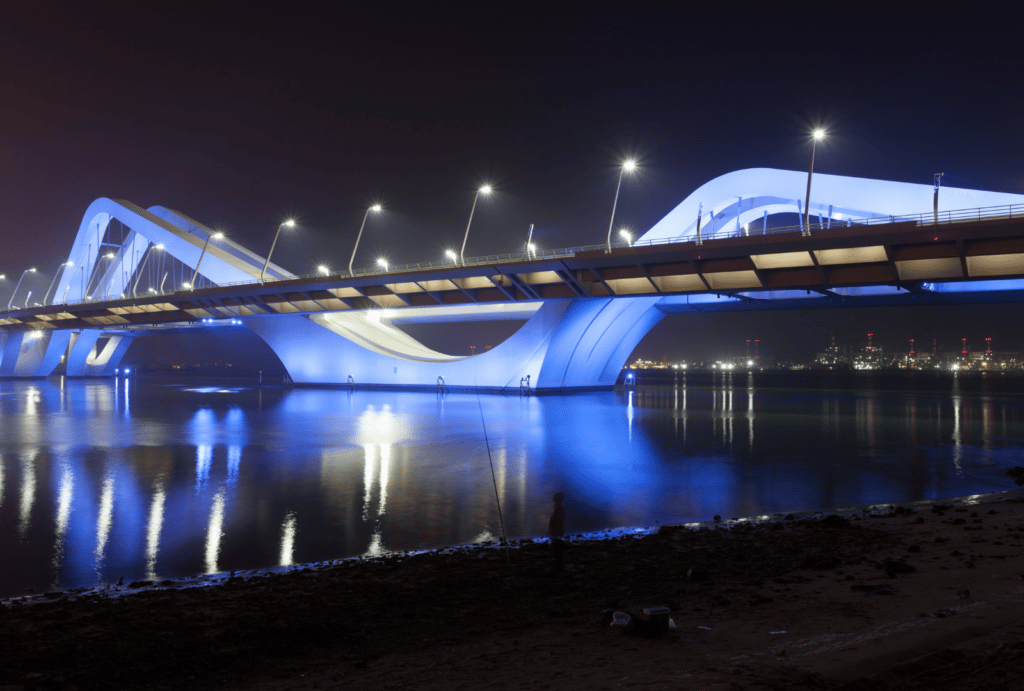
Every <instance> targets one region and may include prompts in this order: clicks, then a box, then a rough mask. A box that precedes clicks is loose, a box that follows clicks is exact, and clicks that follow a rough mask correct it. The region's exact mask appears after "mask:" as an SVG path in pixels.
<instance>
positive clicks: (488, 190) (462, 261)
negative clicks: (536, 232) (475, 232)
mask: <svg viewBox="0 0 1024 691" xmlns="http://www.w3.org/2000/svg"><path fill="white" fill-rule="evenodd" d="M481 192H483V193H484V194H490V193H491V186H490V185H484V186H483V187H481V188H480V189H478V190H477V191H476V194H474V195H473V206H471V207H469V220H468V221H466V234H465V235H463V236H462V249H460V250H459V263H460V264H462V265H463V266H465V264H466V260H465V254H466V240H468V239H469V226H470V224H471V223H473V212H474V211H476V200H477V197H479V196H480V193H481Z"/></svg>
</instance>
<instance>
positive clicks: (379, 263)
mask: <svg viewBox="0 0 1024 691" xmlns="http://www.w3.org/2000/svg"><path fill="white" fill-rule="evenodd" d="M377 266H379V267H381V268H382V269H384V271H385V272H386V271H387V270H388V260H387V259H385V258H384V257H381V258H380V259H378V260H377Z"/></svg>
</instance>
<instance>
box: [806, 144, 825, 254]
mask: <svg viewBox="0 0 1024 691" xmlns="http://www.w3.org/2000/svg"><path fill="white" fill-rule="evenodd" d="M824 136H825V130H814V134H813V135H811V162H810V164H809V165H808V166H807V197H806V198H805V199H804V232H803V234H804V235H810V234H811V226H810V223H809V222H808V216H809V215H810V212H811V176H812V175H813V174H814V149H815V147H816V146H817V144H818V140H819V139H821V138H822V137H824Z"/></svg>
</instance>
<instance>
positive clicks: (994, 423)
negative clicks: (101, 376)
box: [0, 372, 1024, 595]
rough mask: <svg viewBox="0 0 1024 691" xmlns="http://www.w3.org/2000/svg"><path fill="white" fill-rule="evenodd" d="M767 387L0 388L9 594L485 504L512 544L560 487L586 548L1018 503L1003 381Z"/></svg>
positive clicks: (372, 536) (135, 574) (341, 552)
mask: <svg viewBox="0 0 1024 691" xmlns="http://www.w3.org/2000/svg"><path fill="white" fill-rule="evenodd" d="M766 377H767V375H765V374H760V375H755V374H753V373H733V372H722V373H717V374H714V375H710V374H702V373H699V372H688V373H674V374H670V375H668V376H667V378H665V379H663V380H662V382H663V384H659V385H656V386H651V385H644V384H643V382H641V384H640V385H639V386H637V387H636V388H635V389H632V388H631V389H629V390H628V391H625V392H622V393H610V392H609V393H598V394H584V395H574V396H560V397H539V398H538V397H528V398H518V397H511V396H509V397H502V396H484V397H481V398H480V399H479V401H478V399H477V397H476V396H473V395H465V394H454V393H453V394H450V395H447V396H440V397H439V396H435V395H434V394H418V393H396V392H363V391H359V392H355V393H350V392H347V391H337V390H316V389H297V390H282V389H263V390H259V389H249V388H245V387H219V386H218V387H190V388H187V389H186V388H183V387H176V386H167V385H165V384H163V383H161V382H158V381H149V382H147V381H145V380H143V381H142V383H141V384H140V380H138V379H132V380H128V379H126V378H125V379H121V380H114V381H96V380H89V381H80V380H63V379H61V380H55V381H53V382H45V381H44V382H30V383H26V382H10V381H4V382H0V551H2V552H3V554H4V555H5V557H7V558H6V559H5V560H4V565H0V595H11V594H17V593H18V592H19V591H20V590H21V589H23V588H27V587H33V588H37V589H38V588H43V587H45V588H57V587H70V586H77V585H91V584H93V583H95V582H112V581H116V580H117V578H119V577H122V576H123V577H124V578H125V579H126V580H130V579H134V580H138V579H143V578H145V579H148V580H156V579H158V578H168V577H176V576H182V575H190V574H195V573H216V572H219V571H223V570H238V569H245V568H255V567H262V566H277V565H289V564H293V563H298V562H304V561H315V560H320V559H327V558H337V557H344V556H356V555H376V554H381V553H385V552H387V551H395V550H409V549H421V548H429V547H438V546H443V545H449V544H462V543H466V542H470V541H475V540H492V539H495V538H496V537H497V536H498V535H499V534H500V531H501V528H500V526H499V524H498V515H497V508H496V497H495V490H496V491H497V499H498V500H499V501H500V502H501V505H502V510H503V514H504V518H505V529H506V533H507V534H508V535H509V536H510V537H513V538H515V537H522V536H528V535H538V534H543V532H544V529H545V523H546V519H547V515H548V513H549V511H550V496H551V494H553V493H554V492H555V491H559V490H561V491H564V492H566V494H567V496H568V500H567V511H568V525H569V529H570V530H572V531H573V532H583V531H591V530H599V529H603V528H609V527H616V526H635V525H652V524H654V522H655V521H661V522H679V521H691V520H705V519H707V518H708V517H710V516H712V515H714V514H721V515H725V516H739V515H761V514H765V513H774V512H781V511H791V510H800V509H814V508H828V507H836V506H844V505H856V504H863V503H873V502H882V501H886V502H894V501H909V500H914V499H924V498H937V497H942V496H955V495H965V494H972V493H977V492H983V491H988V490H993V489H1004V488H1010V487H1012V486H1013V485H1012V483H1011V482H1009V480H1008V479H1007V478H1006V477H1005V476H1004V473H1005V469H1006V468H1008V467H1011V466H1013V465H1016V464H1017V463H1018V462H1019V461H1018V459H1019V455H1020V453H1021V449H1022V447H1024V398H1022V397H1021V396H1019V395H1018V394H1017V393H1016V391H1017V384H1016V382H1004V383H1003V384H1000V383H999V381H995V382H991V381H984V382H979V381H977V380H974V379H971V378H969V377H968V378H965V377H958V378H946V379H934V380H931V379H927V380H926V379H922V378H917V379H914V378H910V379H906V380H903V379H901V380H898V381H896V380H893V381H895V383H892V382H891V381H889V380H885V379H884V378H883V379H879V378H877V377H876V378H875V379H871V378H860V379H851V380H849V381H845V380H844V381H829V382H826V383H825V384H824V385H823V384H822V382H821V381H819V380H807V381H806V382H805V381H797V382H796V383H794V381H793V380H792V379H790V380H786V381H785V382H783V383H781V384H780V383H778V382H773V381H771V380H768V383H767V384H765V383H764V382H765V380H766ZM887 382H888V383H887ZM823 386H824V387H826V388H823ZM481 409H482V413H483V421H481ZM483 424H486V427H487V435H488V439H489V442H490V444H489V449H488V446H487V445H485V443H484V437H483ZM488 452H489V453H488ZM492 466H493V473H494V474H493V477H492V475H491V472H492ZM300 522H301V530H300V529H299V528H300Z"/></svg>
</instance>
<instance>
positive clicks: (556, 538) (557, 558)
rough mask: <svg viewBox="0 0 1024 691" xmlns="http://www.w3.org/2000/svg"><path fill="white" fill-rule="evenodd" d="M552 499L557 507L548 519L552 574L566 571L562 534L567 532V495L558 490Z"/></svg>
mask: <svg viewBox="0 0 1024 691" xmlns="http://www.w3.org/2000/svg"><path fill="white" fill-rule="evenodd" d="M551 499H552V501H554V503H555V507H554V508H553V509H552V510H551V518H550V519H548V535H549V536H551V557H552V563H551V571H550V573H551V575H552V576H554V575H556V574H560V573H562V572H564V571H565V543H563V542H562V536H563V535H564V534H565V507H564V506H562V502H563V501H564V500H565V495H564V494H562V493H561V492H556V493H555V496H553V497H552V498H551Z"/></svg>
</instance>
